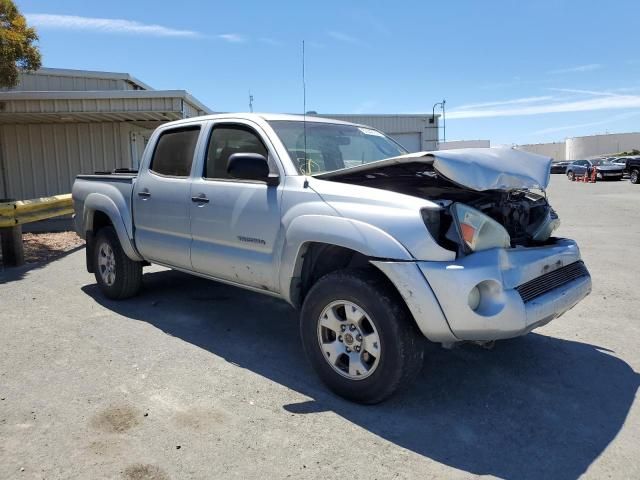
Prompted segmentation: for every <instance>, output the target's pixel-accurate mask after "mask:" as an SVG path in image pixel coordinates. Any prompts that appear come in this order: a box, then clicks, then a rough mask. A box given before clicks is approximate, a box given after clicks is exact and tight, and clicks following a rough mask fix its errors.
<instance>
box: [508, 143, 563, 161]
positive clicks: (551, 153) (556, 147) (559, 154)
mask: <svg viewBox="0 0 640 480" xmlns="http://www.w3.org/2000/svg"><path fill="white" fill-rule="evenodd" d="M516 148H517V149H518V150H523V151H525V152H531V153H537V154H538V155H544V156H546V157H551V158H553V160H555V161H556V162H560V161H562V160H566V159H567V154H566V149H565V143H564V142H553V143H530V144H527V145H518V146H517V147H516Z"/></svg>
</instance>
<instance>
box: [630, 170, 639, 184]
mask: <svg viewBox="0 0 640 480" xmlns="http://www.w3.org/2000/svg"><path fill="white" fill-rule="evenodd" d="M629 181H630V182H631V183H636V184H638V183H640V171H638V170H631V173H630V174H629Z"/></svg>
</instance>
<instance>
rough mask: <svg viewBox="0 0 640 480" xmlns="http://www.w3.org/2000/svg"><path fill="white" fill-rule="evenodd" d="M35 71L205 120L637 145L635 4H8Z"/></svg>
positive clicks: (552, 0) (639, 66)
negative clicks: (159, 95)
mask: <svg viewBox="0 0 640 480" xmlns="http://www.w3.org/2000/svg"><path fill="white" fill-rule="evenodd" d="M16 3H17V4H18V7H19V8H20V9H21V11H22V12H23V13H24V14H26V15H27V19H28V21H29V22H30V23H31V24H32V25H34V26H35V27H36V28H37V29H38V32H39V35H40V46H41V50H42V53H43V57H44V65H45V66H47V67H58V68H77V69H88V70H106V71H116V72H128V73H130V74H132V75H133V76H135V77H137V78H139V79H140V80H142V81H144V82H146V83H148V84H150V85H151V86H153V87H154V88H157V89H185V90H188V91H189V92H190V93H192V94H193V95H194V96H196V97H197V98H198V99H200V100H201V101H202V102H204V103H205V104H206V105H208V106H209V107H210V108H212V109H214V110H217V111H247V110H248V95H249V91H251V93H252V94H253V96H254V108H255V110H256V111H264V112H301V111H302V88H301V41H302V40H303V39H304V40H305V44H306V80H307V109H308V110H317V111H318V112H320V113H419V112H420V113H422V112H431V109H432V106H433V104H434V103H435V102H437V101H440V100H441V99H443V98H446V100H447V139H450V140H453V139H478V138H483V139H490V140H491V141H492V143H493V144H498V143H504V144H511V143H538V142H545V141H554V140H562V139H563V138H565V137H567V136H576V135H588V134H594V133H603V132H624V131H639V130H640V125H639V123H640V50H639V48H638V47H639V46H640V40H639V38H640V34H639V31H638V27H637V25H636V24H635V23H634V22H635V21H636V20H637V19H638V18H640V2H639V1H637V0H629V1H625V0H609V1H607V2H601V1H595V0H582V1H577V0H576V1H563V0H536V1H533V0H531V1H525V0H520V1H503V0H500V1H491V0H485V1H479V0H478V1H473V0H467V1H456V0H449V1H440V2H436V1H426V0H415V1H402V0H397V1H394V2H390V1H387V2H381V1H373V0H370V1H348V0H342V1H334V0H323V1H321V2H302V1H291V2H284V1H245V0H236V1H233V2H230V1H204V0H203V1H196V0H183V1H181V2H176V1H172V2H159V1H156V2H152V1H143V0H137V1H135V2H134V1H131V0H127V1H121V0H110V1H108V2H98V1H93V2H91V1H86V0H83V1H80V0H59V1H56V2H51V1H44V0H40V1H36V0H18V1H17V2H16Z"/></svg>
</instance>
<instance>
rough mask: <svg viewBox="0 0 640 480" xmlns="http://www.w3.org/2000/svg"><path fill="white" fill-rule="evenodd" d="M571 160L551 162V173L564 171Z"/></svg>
mask: <svg viewBox="0 0 640 480" xmlns="http://www.w3.org/2000/svg"><path fill="white" fill-rule="evenodd" d="M570 164H571V162H564V161H563V162H551V173H566V172H567V167H568V166H569V165H570Z"/></svg>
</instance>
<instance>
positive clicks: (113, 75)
mask: <svg viewBox="0 0 640 480" xmlns="http://www.w3.org/2000/svg"><path fill="white" fill-rule="evenodd" d="M38 74H41V75H54V76H58V77H85V78H103V79H106V80H124V81H126V82H130V83H133V84H134V85H137V86H138V87H140V88H141V89H143V90H153V87H151V86H149V85H147V84H146V83H144V82H142V81H140V80H138V79H137V78H135V77H134V76H132V75H129V74H128V73H121V72H102V71H98V70H74V69H70V68H40V69H39V70H36V71H35V72H24V75H38Z"/></svg>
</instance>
